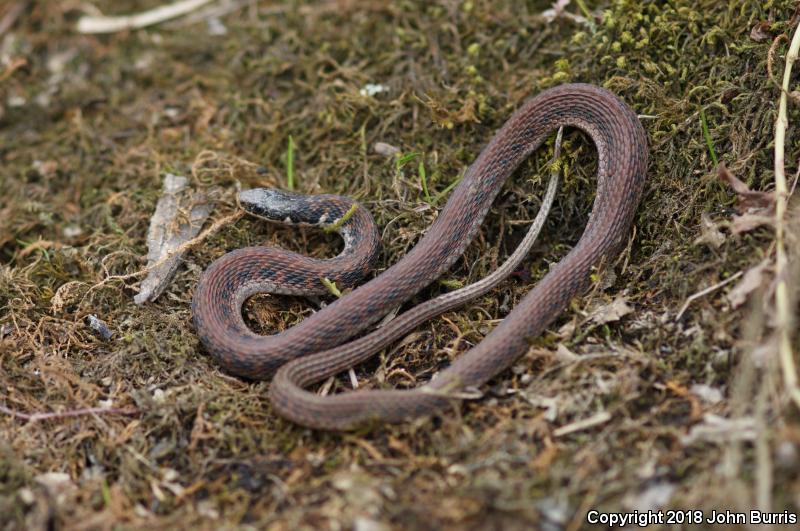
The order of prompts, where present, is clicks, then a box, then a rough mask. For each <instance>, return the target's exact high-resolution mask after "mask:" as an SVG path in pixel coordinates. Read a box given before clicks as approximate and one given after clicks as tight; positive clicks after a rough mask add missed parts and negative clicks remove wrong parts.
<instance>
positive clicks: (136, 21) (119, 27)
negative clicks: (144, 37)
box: [77, 0, 213, 33]
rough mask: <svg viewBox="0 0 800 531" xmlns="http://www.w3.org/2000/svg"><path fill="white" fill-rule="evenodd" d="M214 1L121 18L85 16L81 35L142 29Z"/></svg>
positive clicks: (187, 1)
mask: <svg viewBox="0 0 800 531" xmlns="http://www.w3.org/2000/svg"><path fill="white" fill-rule="evenodd" d="M212 1H213V0H181V1H179V2H175V3H174V4H169V5H163V6H160V7H157V8H155V9H151V10H149V11H142V12H141V13H136V14H134V15H124V16H119V17H92V16H85V17H81V18H80V20H78V26H77V30H78V32H79V33H116V32H118V31H123V30H127V29H140V28H145V27H147V26H152V25H154V24H159V23H161V22H164V21H166V20H169V19H172V18H177V17H180V16H182V15H186V14H187V13H191V12H192V11H194V10H195V9H197V8H199V7H202V6H204V5H205V4H208V3H210V2H212Z"/></svg>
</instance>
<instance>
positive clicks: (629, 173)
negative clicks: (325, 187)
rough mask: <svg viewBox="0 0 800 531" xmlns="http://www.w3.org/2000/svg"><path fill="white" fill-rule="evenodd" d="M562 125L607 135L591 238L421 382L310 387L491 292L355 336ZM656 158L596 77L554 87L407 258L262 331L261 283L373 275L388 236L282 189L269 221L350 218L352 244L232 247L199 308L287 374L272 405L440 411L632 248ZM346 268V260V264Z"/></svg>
mask: <svg viewBox="0 0 800 531" xmlns="http://www.w3.org/2000/svg"><path fill="white" fill-rule="evenodd" d="M559 126H570V127H577V128H579V129H581V130H583V131H584V132H586V133H587V134H588V135H589V137H590V138H591V139H592V140H593V141H594V144H595V146H596V148H597V152H598V170H597V192H596V197H595V201H594V206H593V208H592V212H591V214H590V216H589V221H588V223H587V225H586V228H585V230H584V233H583V235H582V236H581V238H580V240H579V241H578V243H577V244H576V245H575V246H574V247H573V248H572V250H571V251H570V252H569V253H568V254H567V255H566V256H565V257H564V258H563V259H562V260H561V261H560V262H559V263H558V264H556V265H555V266H554V267H552V268H551V269H550V271H549V272H548V273H547V275H545V277H544V278H543V279H542V280H541V281H540V282H539V283H537V284H536V286H534V288H533V289H532V290H531V291H530V292H529V293H528V294H527V295H526V296H525V297H524V298H523V299H522V301H520V302H519V304H518V305H517V307H516V308H515V309H514V310H513V311H512V312H511V313H509V314H508V315H507V316H506V317H505V319H504V320H503V321H502V322H501V323H500V324H499V325H498V326H497V327H496V328H495V329H494V330H492V332H491V333H489V334H488V335H487V336H486V337H485V338H484V340H483V341H481V342H480V343H479V344H478V345H476V346H475V347H473V348H472V349H471V350H469V351H468V352H466V353H464V354H462V355H461V356H459V357H458V358H457V359H456V360H455V361H454V362H453V363H452V364H451V365H450V366H449V367H448V368H447V369H445V370H443V371H441V372H440V373H439V374H438V375H437V376H436V377H435V378H433V379H432V380H431V381H430V382H429V383H427V384H426V385H424V386H422V387H419V388H416V389H411V390H364V391H355V392H350V393H342V394H336V395H333V396H327V397H322V396H318V395H316V394H314V393H310V392H308V391H306V390H304V389H303V388H304V387H306V386H308V385H311V384H313V383H314V382H317V381H319V380H321V379H323V378H325V377H327V376H328V375H329V374H335V373H336V372H339V371H342V370H344V369H347V368H348V367H351V366H352V365H353V364H355V363H358V362H359V361H361V360H363V359H364V358H365V357H368V355H370V354H371V353H372V352H374V351H376V350H379V349H380V348H383V346H385V345H386V344H387V343H388V342H389V341H390V340H391V338H392V337H395V336H396V335H398V334H399V333H404V332H405V331H406V330H408V329H410V328H412V327H413V326H414V325H415V324H416V323H417V322H418V319H422V318H430V316H431V315H435V314H436V313H440V312H441V311H444V310H442V308H445V309H446V308H451V307H453V306H455V305H457V304H459V303H461V302H463V301H464V300H465V298H466V297H473V296H476V294H479V290H477V291H469V290H468V291H466V292H464V293H459V294H457V295H455V296H451V297H448V296H447V295H449V294H446V295H444V296H442V297H440V298H439V299H435V301H436V302H434V301H429V303H425V304H423V305H421V308H422V309H421V310H420V309H419V308H420V307H418V309H415V310H410V311H409V312H407V313H408V314H409V315H410V316H411V317H410V318H409V317H404V316H406V314H403V315H401V316H399V317H397V318H396V319H395V320H394V321H391V322H390V323H389V325H387V326H384V327H381V328H378V329H377V330H375V331H373V332H372V333H370V334H367V335H365V336H363V337H361V338H360V339H357V340H356V341H352V342H350V343H347V342H346V341H347V340H348V339H350V338H351V337H353V336H354V335H356V334H358V333H359V332H362V331H364V330H365V329H366V328H367V327H369V326H370V325H371V324H373V323H375V322H376V321H377V320H379V319H381V318H382V317H383V316H384V315H386V314H387V313H388V312H389V311H390V310H392V309H393V308H395V307H397V306H398V305H400V304H402V303H403V302H404V301H406V300H408V299H409V298H410V297H412V296H413V295H414V294H416V293H418V292H419V291H420V290H421V289H422V288H424V287H425V286H426V285H428V284H429V283H431V282H432V281H433V280H435V279H436V278H437V277H439V276H440V275H441V274H442V273H443V272H444V271H446V270H447V269H448V268H449V267H450V266H451V265H452V264H453V263H454V262H455V261H456V260H457V259H458V257H459V256H461V254H462V253H463V251H464V250H465V248H466V246H467V245H468V244H469V242H470V241H471V240H472V238H473V237H474V236H475V234H476V232H477V230H478V228H479V226H480V224H481V222H482V221H483V219H484V217H485V216H486V213H487V212H488V210H489V208H490V206H491V203H492V201H493V200H494V198H495V196H496V195H497V193H498V192H499V190H500V187H501V186H502V184H503V182H504V181H505V180H506V179H507V178H508V177H509V176H510V175H511V173H512V172H513V171H514V170H515V169H516V168H517V167H518V166H519V164H520V163H521V162H522V161H523V160H524V159H526V158H527V157H528V156H529V155H530V154H531V153H532V152H533V151H534V150H535V149H536V148H537V147H538V146H539V145H540V144H541V142H542V141H543V140H544V138H545V137H546V135H547V134H549V133H550V132H551V131H553V130H554V129H555V128H557V127H559ZM647 156H648V153H647V140H646V136H645V132H644V130H643V128H642V126H641V124H640V123H639V120H638V118H637V116H636V114H635V113H634V112H633V111H632V110H631V109H630V108H629V107H628V106H626V105H625V104H624V103H623V102H622V101H620V100H619V99H618V98H617V97H616V96H614V95H613V94H612V93H610V92H609V91H607V90H605V89H602V88H599V87H596V86H593V85H585V84H568V85H561V86H559V87H555V88H552V89H549V90H546V91H544V92H542V93H540V94H538V95H537V96H535V97H533V98H531V99H530V100H528V101H527V102H526V103H525V104H524V105H523V106H522V107H520V108H519V109H518V110H517V111H516V112H515V113H514V114H513V115H512V116H511V118H510V119H509V120H508V121H507V122H506V123H505V125H504V126H503V127H502V128H501V129H500V130H499V131H498V132H497V133H496V134H495V136H494V137H493V138H492V140H491V141H490V142H489V144H488V145H487V146H486V147H485V148H484V149H483V151H482V152H481V153H480V155H479V156H478V158H477V159H476V160H475V162H473V163H472V165H471V166H470V167H469V168H468V170H467V172H466V173H465V175H464V177H463V179H462V180H461V182H460V183H459V184H458V186H456V188H455V189H454V190H453V192H452V194H451V196H450V198H449V200H448V201H447V204H446V205H445V206H444V207H443V209H442V210H441V212H440V213H439V216H438V217H437V219H436V221H435V222H434V223H433V225H431V227H430V228H429V230H428V232H427V233H426V234H425V235H424V236H423V237H422V238H421V239H420V240H419V242H418V243H417V245H416V246H415V247H414V248H413V249H411V251H409V253H408V254H407V255H406V256H405V257H404V258H402V259H401V260H400V261H398V262H397V263H396V264H395V265H393V266H392V267H390V268H388V269H387V270H386V271H384V272H383V273H382V274H380V275H378V276H377V277H376V278H374V279H372V280H371V281H369V282H367V283H366V284H364V285H362V286H360V287H358V288H356V289H355V290H353V291H352V292H350V293H348V294H347V295H346V296H344V297H342V298H340V299H338V300H336V301H335V302H333V303H332V304H330V305H328V306H326V307H324V308H322V309H321V310H319V311H318V312H316V313H315V314H314V315H311V316H310V317H309V318H307V319H305V320H304V321H303V322H302V323H300V324H298V325H296V326H294V327H292V328H290V329H289V330H286V331H284V332H281V333H278V334H275V335H272V336H267V337H265V336H260V335H258V334H255V333H253V332H252V331H250V330H249V329H248V328H247V326H246V325H245V323H244V321H243V319H242V316H241V305H242V303H243V302H244V300H245V299H246V298H247V297H249V296H250V295H252V294H254V293H257V292H262V291H270V292H274V293H301V292H305V291H306V290H309V291H311V292H314V291H316V292H322V291H324V287H322V284H321V282H320V278H321V277H325V278H330V279H336V281H337V283H341V284H340V285H345V286H347V285H351V284H352V283H354V282H356V281H357V279H359V278H360V277H362V276H363V275H365V274H366V272H367V271H368V269H369V266H370V265H371V263H372V261H373V259H374V253H375V252H376V250H377V245H378V243H377V232H376V231H375V230H374V228H373V229H370V228H369V225H370V218H369V214H368V213H366V211H365V209H363V208H361V207H359V206H358V205H355V206H354V205H353V203H348V200H346V199H344V198H341V197H338V196H329V197H328V199H329V201H331V202H328V203H323V202H322V201H320V200H319V199H313V198H307V197H306V198H305V199H301V198H299V197H296V196H293V195H290V194H283V195H282V193H279V192H274V191H273V192H270V193H271V194H277V195H275V196H274V197H272V198H271V199H270V200H267V201H266V204H267V205H268V208H265V209H262V210H266V212H262V214H263V215H266V216H267V217H270V218H280V219H285V217H287V216H288V217H289V221H293V222H305V223H311V224H315V223H316V224H318V222H319V219H320V218H322V217H323V216H324V217H325V219H324V221H323V224H324V223H325V222H326V221H327V220H340V221H341V220H342V219H343V217H348V216H347V215H349V217H348V219H346V220H345V221H344V222H342V223H340V225H341V226H339V227H338V229H339V230H340V231H341V232H342V234H343V237H344V239H345V251H343V253H342V254H340V255H339V256H338V257H336V258H335V259H332V260H329V261H319V260H314V259H311V258H309V257H305V256H302V255H297V254H294V253H289V252H288V251H284V250H280V249H274V248H268V247H248V248H244V249H239V250H236V251H233V252H231V253H228V254H226V255H224V256H223V257H221V258H220V259H218V260H217V261H215V262H214V263H213V264H211V266H209V267H208V269H207V270H206V271H205V273H204V274H203V276H202V277H201V279H200V282H199V283H198V286H197V290H196V291H195V295H194V299H193V303H192V305H193V315H194V321H195V326H196V328H197V331H198V335H199V337H200V339H201V342H202V343H203V344H204V346H205V348H206V349H207V350H208V351H209V352H210V353H211V354H212V355H213V356H214V357H215V358H216V359H217V360H218V361H219V363H220V364H221V365H222V366H223V368H225V369H226V370H227V371H229V372H231V373H233V374H236V375H239V376H242V377H246V378H251V379H262V378H266V377H269V376H270V375H272V374H274V373H275V372H276V371H277V374H275V377H274V379H273V381H272V384H271V385H270V399H271V401H272V404H273V407H274V409H275V410H276V411H277V412H278V413H279V414H280V415H282V416H284V417H286V418H289V419H291V420H293V421H295V422H298V423H300V424H303V425H306V426H310V427H313V428H318V429H334V430H340V429H350V428H353V427H356V426H358V425H361V424H363V423H365V422H368V421H374V420H377V421H386V422H398V421H402V420H406V419H409V418H413V417H416V416H422V415H428V414H431V413H433V412H435V411H437V410H440V409H442V408H444V407H446V406H447V405H448V404H450V403H451V402H452V401H453V400H454V399H455V398H459V397H463V396H464V394H465V392H467V391H469V390H471V389H474V388H475V387H477V386H480V385H482V384H484V383H485V382H486V381H488V380H489V379H490V378H492V377H494V376H495V375H497V374H498V373H500V372H501V371H503V370H504V369H505V368H507V367H509V366H510V365H511V364H512V363H513V362H514V360H516V359H517V358H518V357H520V356H521V355H522V354H524V353H525V352H526V351H527V349H528V340H529V339H531V338H533V337H535V336H537V335H538V334H540V333H541V332H542V331H543V330H544V328H545V327H546V326H547V325H548V324H550V323H551V322H552V321H553V320H554V319H555V318H556V317H557V316H558V315H559V314H560V313H561V312H562V311H563V310H564V309H565V308H566V306H567V305H568V303H569V301H570V299H571V298H572V297H574V296H576V295H578V294H580V293H581V292H582V291H583V290H585V289H586V287H587V286H588V285H589V280H590V274H591V270H592V268H593V267H595V266H597V265H598V264H599V263H600V262H601V261H602V260H603V259H604V258H607V257H609V256H611V255H613V254H614V253H616V252H617V251H618V250H619V249H620V246H621V245H622V244H624V242H625V239H626V235H627V233H628V231H629V229H630V225H631V223H632V221H633V216H634V213H635V210H636V207H637V205H638V203H639V200H640V197H641V194H642V189H643V185H644V178H645V172H646V169H647ZM259 193H262V192H259ZM313 197H319V196H313ZM251 199H253V198H251ZM253 203H257V204H264V203H263V202H259V201H253ZM290 203H295V204H296V205H302V210H303V212H305V214H303V213H299V212H298V213H295V211H294V210H293V209H292V208H289V207H290V205H289V204H290ZM334 210H335V211H334ZM281 216H284V218H281ZM292 216H294V217H292ZM331 266H336V267H334V268H331ZM340 266H341V267H345V269H344V270H340V269H338V267H340ZM341 271H345V272H344V273H342V272H341ZM481 289H483V290H484V292H485V291H486V289H488V288H486V286H485V285H484V286H481ZM440 299H441V300H440ZM426 304H427V305H426ZM395 321H396V322H395ZM279 368H280V369H279Z"/></svg>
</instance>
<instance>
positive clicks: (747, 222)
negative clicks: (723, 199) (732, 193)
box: [731, 213, 775, 234]
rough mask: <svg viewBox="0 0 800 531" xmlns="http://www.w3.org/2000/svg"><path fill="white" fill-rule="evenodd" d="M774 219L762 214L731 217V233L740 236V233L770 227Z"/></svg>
mask: <svg viewBox="0 0 800 531" xmlns="http://www.w3.org/2000/svg"><path fill="white" fill-rule="evenodd" d="M774 220H775V218H773V217H772V216H765V215H763V214H755V213H754V214H742V215H741V216H733V220H732V221H731V233H732V234H741V233H742V232H750V231H751V230H753V229H757V228H758V227H761V226H762V225H772V223H773V221H774Z"/></svg>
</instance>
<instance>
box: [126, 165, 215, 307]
mask: <svg viewBox="0 0 800 531" xmlns="http://www.w3.org/2000/svg"><path fill="white" fill-rule="evenodd" d="M188 184H189V180H188V179H187V178H186V177H182V176H178V175H173V174H171V173H168V174H167V175H166V176H165V177H164V192H163V194H162V195H161V198H160V199H159V200H158V204H157V205H156V211H155V213H154V214H153V217H152V218H150V229H149V230H148V232H147V248H148V253H147V267H148V268H151V267H152V269H150V270H149V271H148V274H147V277H145V279H144V280H143V281H142V284H141V287H140V288H139V293H138V294H137V295H136V296H134V298H133V300H134V301H135V302H136V304H144V303H145V302H148V301H153V300H155V299H156V298H157V297H158V296H159V295H161V293H163V292H164V290H165V289H166V288H167V286H168V285H169V283H170V281H171V280H172V277H173V276H174V275H175V272H176V271H177V270H178V265H179V263H180V259H181V253H177V254H175V255H174V256H171V257H169V258H168V259H166V260H164V258H165V257H166V256H167V255H168V254H169V253H171V252H173V251H174V250H175V249H177V248H178V247H180V245H181V244H183V243H185V242H187V241H189V240H191V239H192V238H194V237H195V236H197V234H198V233H199V232H200V229H201V227H202V226H203V223H204V222H205V220H206V219H207V218H208V216H209V214H211V210H212V209H213V206H212V205H211V204H210V203H208V202H207V200H206V197H205V195H204V194H201V193H192V192H190V191H189V190H188V188H187V186H188ZM186 208H188V209H189V212H188V214H186V213H185V209H186ZM182 215H183V217H184V220H181V216H182ZM186 217H188V220H186V219H185V218H186ZM161 260H163V262H162V263H160V264H158V262H159V261H161ZM154 264H157V265H155V266H154ZM153 266H154V267H153Z"/></svg>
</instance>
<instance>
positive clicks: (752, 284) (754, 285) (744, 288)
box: [725, 260, 769, 308]
mask: <svg viewBox="0 0 800 531" xmlns="http://www.w3.org/2000/svg"><path fill="white" fill-rule="evenodd" d="M768 267H769V261H767V260H764V261H762V262H761V263H760V264H758V265H757V266H754V267H751V268H750V269H749V270H748V271H747V273H745V274H744V276H743V277H742V280H740V281H739V283H738V284H736V287H735V288H733V289H732V290H731V291H730V292H729V293H728V295H726V297H725V298H727V299H728V302H729V303H730V304H731V308H738V307H739V306H741V305H742V304H744V303H745V301H746V300H747V296H748V295H750V294H751V293H752V292H754V291H755V290H757V289H758V288H759V287H760V286H761V285H762V284H763V279H764V273H765V272H766V271H767V268H768Z"/></svg>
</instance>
